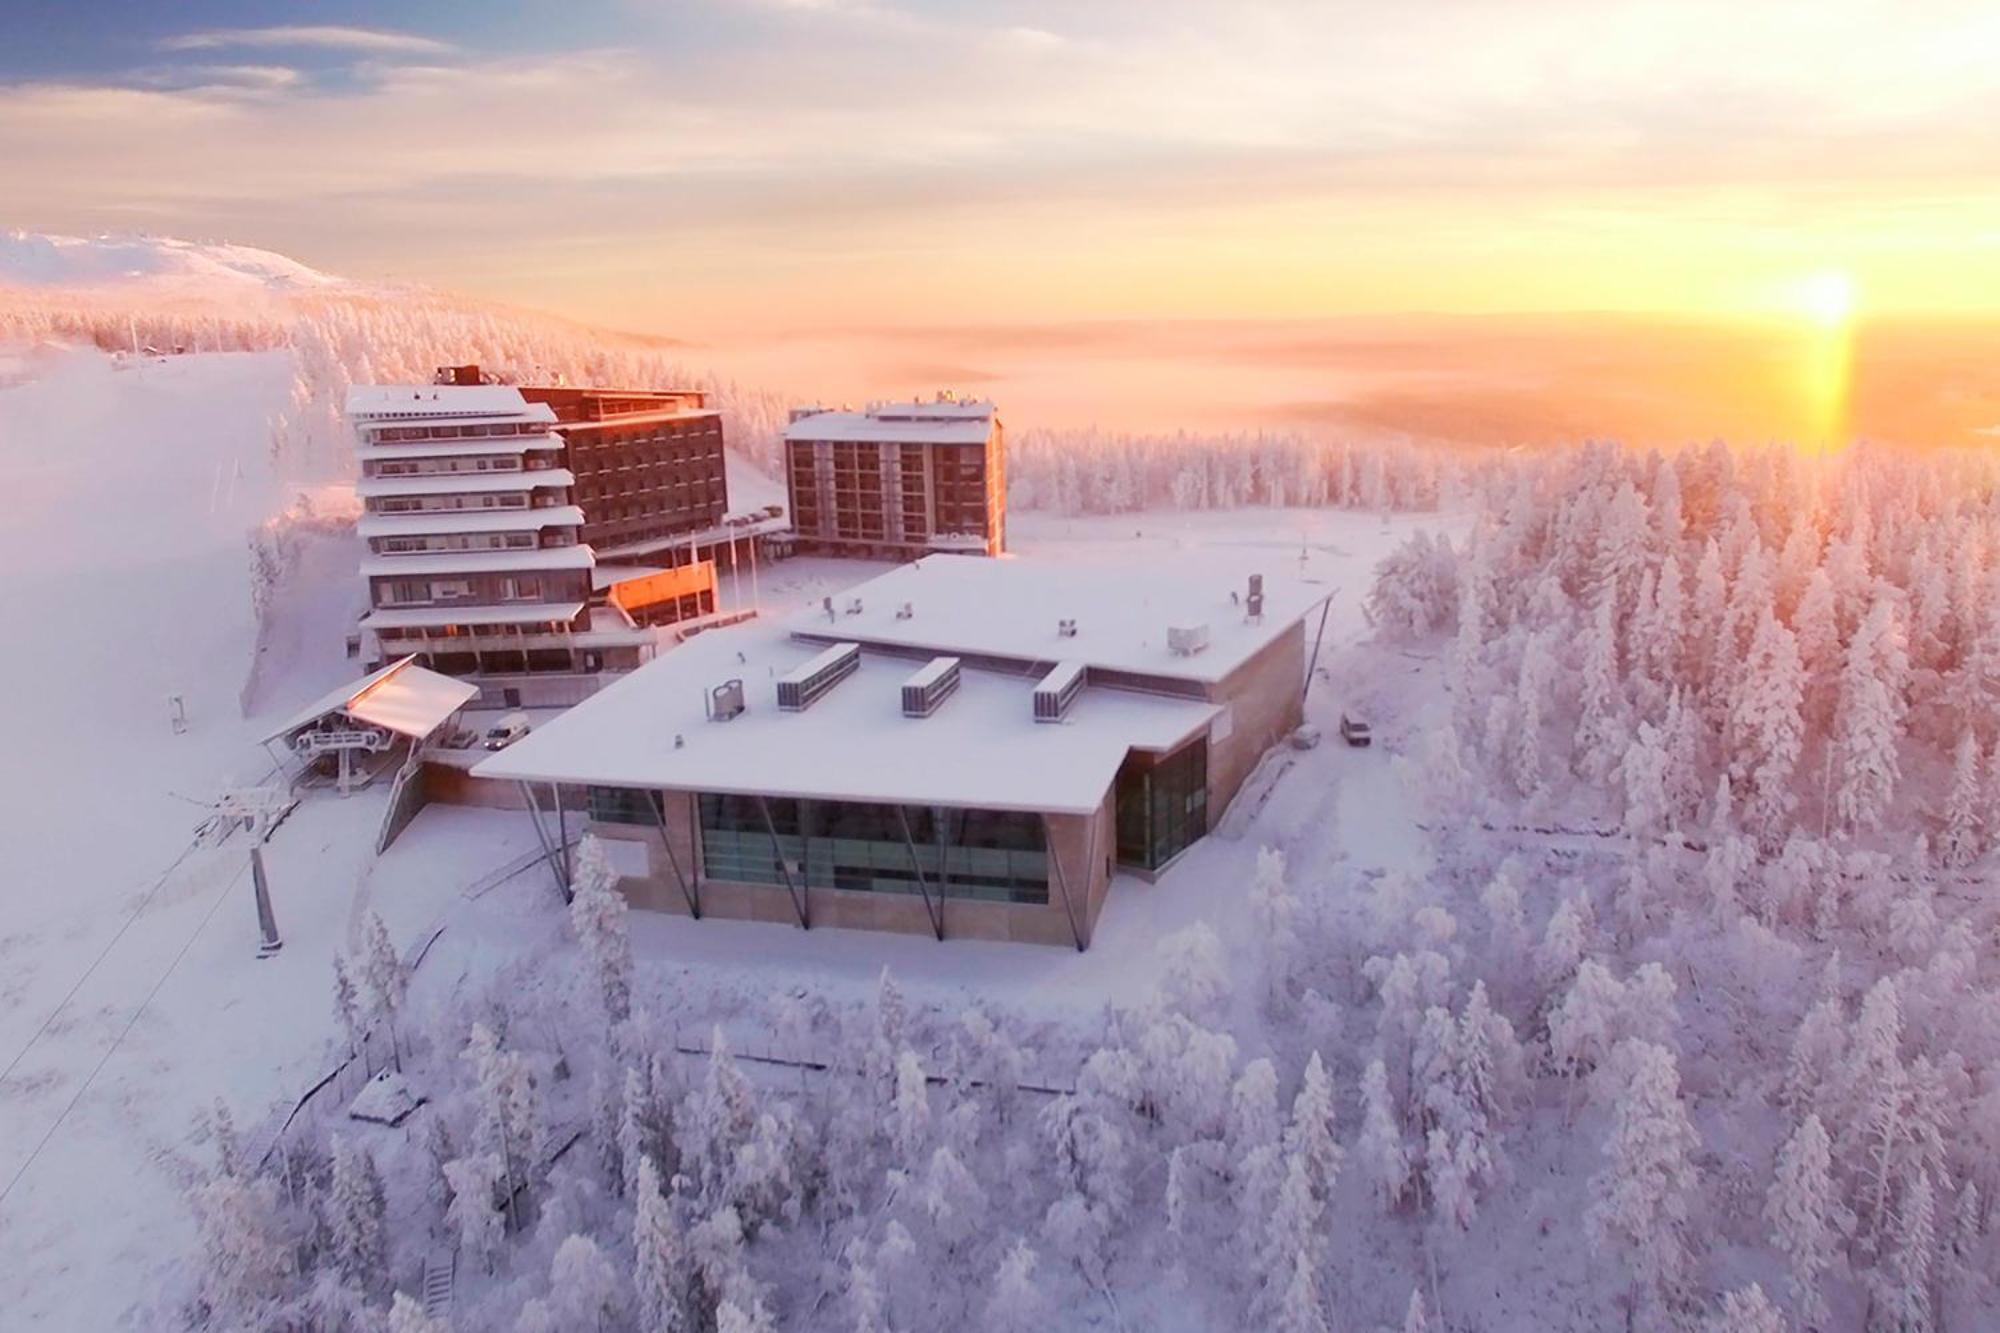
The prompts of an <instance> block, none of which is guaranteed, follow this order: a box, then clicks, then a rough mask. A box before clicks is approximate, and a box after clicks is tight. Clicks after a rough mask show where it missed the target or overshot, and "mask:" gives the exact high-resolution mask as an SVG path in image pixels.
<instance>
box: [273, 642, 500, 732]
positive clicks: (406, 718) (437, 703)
mask: <svg viewBox="0 0 2000 1333" xmlns="http://www.w3.org/2000/svg"><path fill="white" fill-rule="evenodd" d="M416 660H417V659H416V658H415V657H414V656H412V657H405V658H403V659H401V660H400V661H396V662H391V663H390V664H389V665H388V666H385V667H383V668H382V669H381V670H380V671H376V672H373V673H371V674H369V675H366V676H363V677H362V678H361V679H360V680H358V681H350V682H349V683H348V684H345V685H342V686H340V687H339V688H338V689H335V690H333V691H331V692H329V693H328V694H326V695H324V696H322V697H321V698H320V699H318V700H317V701H316V702H314V703H313V704H311V705H309V706H308V707H306V708H303V709H301V710H299V711H298V712H297V713H295V714H293V715H292V716H291V717H290V718H289V719H287V720H286V722H285V724H284V725H283V726H281V727H279V728H278V729H277V730H275V731H273V732H271V734H270V735H268V736H266V737H265V738H264V739H265V740H267V741H274V740H277V739H279V738H280V737H283V736H289V735H290V734H291V733H293V732H295V731H297V730H299V729H300V728H301V727H307V726H311V725H312V724H313V723H315V722H317V721H319V720H320V719H321V718H323V717H326V716H327V715H328V714H331V713H339V714H342V715H343V716H346V717H351V718H353V719H354V720H355V721H357V722H363V723H366V724H368V725H369V726H375V727H382V728H385V729H386V730H389V731H393V732H395V733H396V734H398V735H400V736H408V737H410V738H411V739H412V740H422V739H423V738H424V737H426V736H428V735H430V734H431V733H432V732H433V731H436V730H437V729H438V727H439V726H440V725H442V724H443V722H444V720H445V719H446V718H448V717H450V716H451V715H452V714H453V713H456V712H457V711H458V710H459V709H460V708H463V707H464V706H465V704H466V702H467V701H468V700H470V699H471V698H472V697H473V696H475V695H477V694H478V693H479V687H478V686H477V685H472V684H468V683H467V682H465V681H462V680H455V679H453V678H452V677H450V676H446V675H442V674H440V673H438V672H436V671H430V670H427V669H426V668H424V667H420V666H417V665H416Z"/></svg>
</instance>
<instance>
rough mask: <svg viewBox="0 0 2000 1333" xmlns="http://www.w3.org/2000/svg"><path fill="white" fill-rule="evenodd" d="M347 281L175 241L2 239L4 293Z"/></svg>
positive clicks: (258, 253)
mask: <svg viewBox="0 0 2000 1333" xmlns="http://www.w3.org/2000/svg"><path fill="white" fill-rule="evenodd" d="M340 282H341V279H339V278H335V277H333V276H331V275H329V274H326V273H322V272H320V271H319V270H318V269H315V268H309V267H308V266H306V265H304V264H301V263H299V262H298V261H297V260H295V259H288V258H286V257H285V256H284V255H281V254H276V253H274V252H272V251H270V250H259V249H256V248H255V247H252V246H247V245H231V244H228V243H226V242H199V241H183V240H177V239H175V238H173V237H171V236H115V235H113V236H93V237H87V238H86V237H81V236H56V235H49V234H46V233H41V232H27V231H8V232H4V233H0V286H9V285H12V286H27V287H100V286H106V285H123V286H153V287H166V286H179V287H184V288H185V287H192V288H206V289H209V292H210V294H213V295H217V296H222V295H225V294H228V293H234V292H241V291H243V290H245V289H249V288H258V287H263V288H273V289H277V290H285V291H293V290H313V289H319V288H325V287H331V286H335V285H338V284H339V283H340Z"/></svg>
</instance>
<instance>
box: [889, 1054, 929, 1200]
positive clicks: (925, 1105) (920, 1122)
mask: <svg viewBox="0 0 2000 1333" xmlns="http://www.w3.org/2000/svg"><path fill="white" fill-rule="evenodd" d="M930 1135H931V1102H930V1087H929V1080H928V1078H927V1077H926V1076H925V1074H924V1066H923V1061H921V1060H919V1059H918V1058H917V1053H916V1052H915V1051H913V1050H911V1049H909V1048H908V1047H907V1046H906V1047H904V1048H903V1050H902V1051H901V1052H900V1053H899V1054H898V1055H897V1057H896V1094H895V1098H894V1100H893V1101H892V1103H891V1119H890V1122H889V1142H890V1146H891V1147H892V1148H894V1150H895V1154H896V1161H897V1162H898V1163H899V1164H900V1165H901V1166H902V1168H903V1169H904V1170H906V1171H912V1172H914V1171H916V1170H917V1169H918V1168H919V1167H920V1166H921V1164H922V1162H923V1159H924V1157H925V1155H926V1149H927V1148H928V1147H929V1145H930Z"/></svg>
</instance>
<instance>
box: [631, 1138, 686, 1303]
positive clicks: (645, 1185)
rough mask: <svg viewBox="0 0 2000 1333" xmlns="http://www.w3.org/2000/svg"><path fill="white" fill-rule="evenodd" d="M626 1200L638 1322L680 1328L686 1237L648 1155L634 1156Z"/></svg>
mask: <svg viewBox="0 0 2000 1333" xmlns="http://www.w3.org/2000/svg"><path fill="white" fill-rule="evenodd" d="M632 1200H633V1212H632V1254H633V1261H632V1286H633V1289H634V1292H635V1294H636V1295H637V1297H638V1302H639V1322H640V1326H641V1327H643V1328H645V1329H647V1330H649V1333H682V1331H683V1330H685V1329H687V1328H688V1327H690V1324H689V1319H688V1309H687V1279H686V1277H685V1274H686V1272H687V1269H688V1265H689V1259H688V1252H687V1242H686V1239H685V1238H684V1237H683V1236H682V1234H681V1226H680V1221H679V1219H678V1218H677V1217H675V1215H674V1208H673V1202H672V1201H671V1200H670V1199H668V1198H667V1196H666V1194H665V1192H664V1191H663V1190H662V1189H661V1185H660V1171H659V1168H658V1167H656V1166H655V1165H654V1164H653V1159H652V1158H650V1157H641V1158H640V1159H639V1165H638V1168H637V1171H636V1172H635V1179H634V1188H633V1190H632Z"/></svg>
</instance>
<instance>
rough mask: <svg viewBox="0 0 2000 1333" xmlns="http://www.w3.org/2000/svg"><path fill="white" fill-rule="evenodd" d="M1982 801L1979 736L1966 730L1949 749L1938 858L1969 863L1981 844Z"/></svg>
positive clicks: (1950, 862)
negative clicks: (1948, 768) (1949, 769)
mask: <svg viewBox="0 0 2000 1333" xmlns="http://www.w3.org/2000/svg"><path fill="white" fill-rule="evenodd" d="M1984 805H1985V799H1984V787H1983V785H1982V783H1981V782H1980V774H1979V740H1978V738H1977V737H1975V736H1974V735H1973V734H1972V732H1970V731H1967V732H1966V733H1965V734H1964V735H1962V736H1960V737H1959V738H1958V745H1957V747H1956V748H1955V749H1954V750H1953V752H1952V761H1951V786H1950V787H1949V788H1948V789H1947V790H1946V792H1945V800H1944V810H1943V812H1942V823H1943V828H1942V829H1941V830H1940V831H1939V833H1938V840H1937V851H1938V859H1939V860H1940V861H1941V862H1943V863H1944V864H1945V865H1947V866H1949V867H1951V868H1953V869H1958V868H1960V867H1962V866H1966V865H1969V864H1971V863H1972V861H1973V860H1974V858H1976V857H1977V856H1978V855H1979V853H1980V851H1981V850H1982V849H1983V848H1982V829H1981V825H1980V816H1981V814H1982V813H1983V811H1982V807H1983V806H1984Z"/></svg>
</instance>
